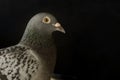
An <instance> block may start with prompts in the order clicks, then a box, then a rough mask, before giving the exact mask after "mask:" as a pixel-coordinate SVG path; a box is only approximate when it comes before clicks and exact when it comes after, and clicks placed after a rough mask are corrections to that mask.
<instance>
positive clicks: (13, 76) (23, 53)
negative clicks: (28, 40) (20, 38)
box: [0, 45, 39, 80]
mask: <svg viewBox="0 0 120 80" xmlns="http://www.w3.org/2000/svg"><path fill="white" fill-rule="evenodd" d="M30 53H31V50H30V49H29V48H27V47H25V46H19V45H16V46H11V47H8V48H4V49H0V80H31V77H32V76H34V73H35V72H36V71H37V70H38V66H39V64H38V63H39V61H38V60H37V59H36V58H35V56H34V55H32V54H30Z"/></svg>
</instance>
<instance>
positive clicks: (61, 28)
mask: <svg viewBox="0 0 120 80" xmlns="http://www.w3.org/2000/svg"><path fill="white" fill-rule="evenodd" d="M53 26H54V27H55V29H56V31H60V32H62V33H64V34H65V30H64V28H63V27H62V26H61V25H60V23H58V22H57V23H55V24H53Z"/></svg>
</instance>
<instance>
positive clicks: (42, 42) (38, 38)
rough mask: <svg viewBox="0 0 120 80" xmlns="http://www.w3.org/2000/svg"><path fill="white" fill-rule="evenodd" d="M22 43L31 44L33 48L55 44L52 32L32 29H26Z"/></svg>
mask: <svg viewBox="0 0 120 80" xmlns="http://www.w3.org/2000/svg"><path fill="white" fill-rule="evenodd" d="M20 44H23V45H26V46H29V47H31V48H33V49H41V48H49V47H51V46H53V44H54V40H53V38H52V34H48V33H45V32H42V31H41V32H40V31H38V30H33V29H31V30H27V31H25V33H24V35H23V37H22V39H21V41H20Z"/></svg>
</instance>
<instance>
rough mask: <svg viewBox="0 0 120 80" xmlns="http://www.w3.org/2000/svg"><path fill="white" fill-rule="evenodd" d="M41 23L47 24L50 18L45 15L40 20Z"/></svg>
mask: <svg viewBox="0 0 120 80" xmlns="http://www.w3.org/2000/svg"><path fill="white" fill-rule="evenodd" d="M42 22H43V23H46V24H49V23H50V22H51V20H50V18H49V17H47V16H45V17H44V18H43V20H42Z"/></svg>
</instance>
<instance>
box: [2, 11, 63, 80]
mask: <svg viewBox="0 0 120 80" xmlns="http://www.w3.org/2000/svg"><path fill="white" fill-rule="evenodd" d="M55 31H59V32H61V33H65V30H64V28H63V27H62V26H61V24H60V23H59V22H58V21H57V19H56V18H55V17H54V16H53V15H52V14H50V13H46V12H41V13H38V14H36V15H34V16H33V17H32V18H31V19H30V21H29V22H28V24H27V27H26V29H25V32H24V34H23V36H22V38H21V40H20V42H19V43H18V44H16V45H13V46H10V47H6V48H2V49H0V80H50V78H51V75H52V74H53V71H54V67H55V63H56V52H57V51H56V46H55V42H54V41H55V40H54V38H53V36H52V34H53V32H55Z"/></svg>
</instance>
